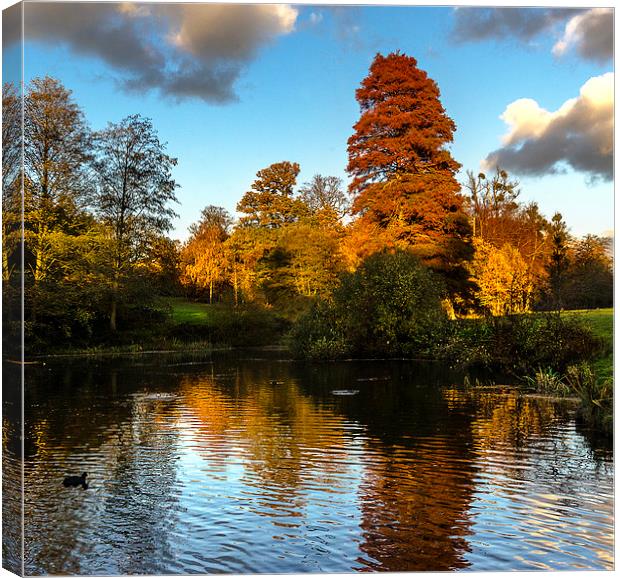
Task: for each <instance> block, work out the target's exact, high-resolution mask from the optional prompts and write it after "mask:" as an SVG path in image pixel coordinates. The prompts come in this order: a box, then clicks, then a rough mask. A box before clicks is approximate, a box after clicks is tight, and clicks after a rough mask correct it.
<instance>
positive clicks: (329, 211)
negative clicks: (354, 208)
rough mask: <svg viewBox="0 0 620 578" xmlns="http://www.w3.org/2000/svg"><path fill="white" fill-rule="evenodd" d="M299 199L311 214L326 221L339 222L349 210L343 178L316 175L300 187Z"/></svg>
mask: <svg viewBox="0 0 620 578" xmlns="http://www.w3.org/2000/svg"><path fill="white" fill-rule="evenodd" d="M299 199H300V200H301V201H302V202H303V203H305V205H306V206H307V207H308V209H309V210H310V214H311V215H314V216H316V217H317V218H319V220H321V221H322V222H325V223H334V224H335V223H337V222H338V221H340V220H341V219H343V218H344V217H345V216H346V215H347V214H348V212H349V205H350V203H349V199H348V198H347V196H346V195H345V193H344V191H343V190H342V179H339V178H338V177H324V176H322V175H314V176H313V177H312V180H311V181H310V182H309V183H304V184H303V185H302V186H301V187H300V189H299Z"/></svg>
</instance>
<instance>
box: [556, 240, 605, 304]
mask: <svg viewBox="0 0 620 578" xmlns="http://www.w3.org/2000/svg"><path fill="white" fill-rule="evenodd" d="M571 253H572V254H571V257H570V263H569V267H568V270H567V272H566V283H565V287H564V301H565V305H566V307H567V308H569V309H580V308H586V309H594V308H599V307H611V305H612V304H613V289H614V276H613V262H612V259H611V256H610V246H609V239H603V238H600V237H597V236H595V235H586V236H585V237H584V238H583V239H580V240H578V241H576V242H575V243H574V245H573V247H572V252H571Z"/></svg>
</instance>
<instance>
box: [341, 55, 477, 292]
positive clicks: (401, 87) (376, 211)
mask: <svg viewBox="0 0 620 578" xmlns="http://www.w3.org/2000/svg"><path fill="white" fill-rule="evenodd" d="M356 98H357V101H358V102H359V104H360V108H361V113H362V114H361V117H360V119H359V121H358V122H357V123H356V124H355V126H354V129H355V133H354V134H353V135H352V136H351V137H350V138H349V141H348V152H349V164H348V166H347V171H348V172H349V174H350V175H351V176H352V177H353V178H352V181H351V184H350V186H349V192H350V193H351V194H352V195H353V196H354V202H353V208H352V209H353V213H354V214H356V215H358V216H359V217H358V218H359V219H360V220H362V222H363V223H364V225H365V226H367V227H372V226H373V225H378V226H379V227H380V228H381V229H383V230H384V232H385V236H386V238H387V239H388V243H389V245H388V246H390V245H392V244H394V245H395V246H397V247H404V248H410V249H411V250H412V251H414V252H415V253H416V254H417V255H418V256H419V257H420V258H421V259H422V260H423V262H424V263H425V264H427V265H429V266H431V267H432V268H433V269H435V270H436V271H440V272H441V273H442V274H443V275H444V276H445V278H446V281H447V283H448V289H449V290H450V292H451V293H455V292H458V291H461V292H462V291H464V290H465V289H466V288H467V283H466V280H467V274H466V271H465V268H464V262H466V261H468V260H469V259H470V258H471V256H472V249H471V245H470V243H469V238H470V235H471V228H470V226H469V223H468V219H467V218H466V216H465V214H464V212H463V210H462V205H463V199H462V197H461V196H460V195H459V190H460V185H459V183H458V182H457V180H456V177H455V175H456V172H457V171H458V170H459V168H460V165H459V164H458V163H457V162H456V161H455V160H454V159H453V158H452V156H451V155H450V152H449V151H448V150H447V149H446V145H447V144H449V143H450V142H452V139H453V133H454V131H455V129H456V127H455V124H454V122H453V121H452V119H450V118H449V117H448V116H447V114H446V113H445V111H444V109H443V106H442V105H441V102H440V100H439V89H438V87H437V85H436V83H435V82H434V81H433V80H431V79H430V78H429V77H428V76H427V74H426V72H424V71H422V70H420V69H419V68H418V67H417V62H416V60H415V59H414V58H412V57H409V56H406V55H404V54H400V53H392V54H389V55H388V56H383V55H381V54H377V56H376V57H375V59H374V61H373V63H372V65H371V67H370V73H369V75H368V76H367V77H366V78H365V79H364V80H363V81H362V84H361V87H360V88H359V89H358V90H357V92H356Z"/></svg>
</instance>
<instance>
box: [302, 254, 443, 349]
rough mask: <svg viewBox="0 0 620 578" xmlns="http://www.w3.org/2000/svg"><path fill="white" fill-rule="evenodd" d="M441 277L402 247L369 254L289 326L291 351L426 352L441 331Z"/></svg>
mask: <svg viewBox="0 0 620 578" xmlns="http://www.w3.org/2000/svg"><path fill="white" fill-rule="evenodd" d="M443 296H444V287H443V283H442V281H441V279H440V278H438V277H437V276H436V275H435V274H433V273H432V272H431V271H430V270H429V269H427V268H426V267H425V266H424V265H422V264H421V263H420V261H419V260H418V259H417V258H416V257H415V256H413V255H412V254H410V253H408V252H405V251H396V252H387V251H384V252H381V253H376V254H374V255H371V256H370V257H368V258H367V259H366V261H365V262H364V263H363V264H362V265H361V266H360V267H359V268H358V269H357V270H356V271H355V272H354V273H347V274H345V275H343V276H341V278H340V285H339V286H338V287H337V288H336V289H335V291H334V294H333V297H332V299H331V300H330V301H329V302H318V303H317V304H315V306H314V307H313V308H312V309H311V310H310V312H309V313H307V314H306V315H304V316H302V317H301V318H300V319H299V320H298V322H297V323H296V324H295V326H294V329H293V332H292V349H293V352H294V353H296V354H297V355H299V356H301V357H308V358H336V357H343V356H345V355H353V356H370V357H393V356H399V355H406V356H412V355H420V356H427V355H428V354H429V352H430V351H431V349H432V347H431V345H432V344H433V343H434V342H435V341H436V340H437V339H439V338H440V336H441V335H443V325H444V323H445V322H446V319H447V318H446V314H445V312H444V311H443V309H442V305H441V300H442V298H443Z"/></svg>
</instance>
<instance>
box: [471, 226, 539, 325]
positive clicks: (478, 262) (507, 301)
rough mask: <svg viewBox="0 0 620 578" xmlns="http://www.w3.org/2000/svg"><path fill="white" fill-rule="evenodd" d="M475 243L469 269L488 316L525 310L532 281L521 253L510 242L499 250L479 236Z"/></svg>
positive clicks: (528, 305) (479, 298)
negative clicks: (474, 250) (470, 268)
mask: <svg viewBox="0 0 620 578" xmlns="http://www.w3.org/2000/svg"><path fill="white" fill-rule="evenodd" d="M474 246H475V248H476V254H475V257H474V260H473V261H472V270H473V274H474V277H475V279H476V284H477V286H478V289H477V290H476V297H477V299H478V301H479V303H480V305H481V306H482V307H483V308H484V309H486V310H487V311H488V312H489V313H490V314H491V315H507V314H512V313H524V312H526V311H528V310H529V308H530V301H531V294H532V285H533V283H532V279H531V276H530V273H529V270H528V266H527V263H526V262H525V260H524V259H523V257H522V256H521V253H520V252H519V251H518V250H517V249H515V248H514V247H513V246H512V245H510V244H505V245H504V246H503V247H501V248H499V249H498V248H497V247H495V246H494V245H492V244H491V243H488V242H486V241H484V240H483V239H481V238H479V237H478V238H476V239H475V240H474Z"/></svg>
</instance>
